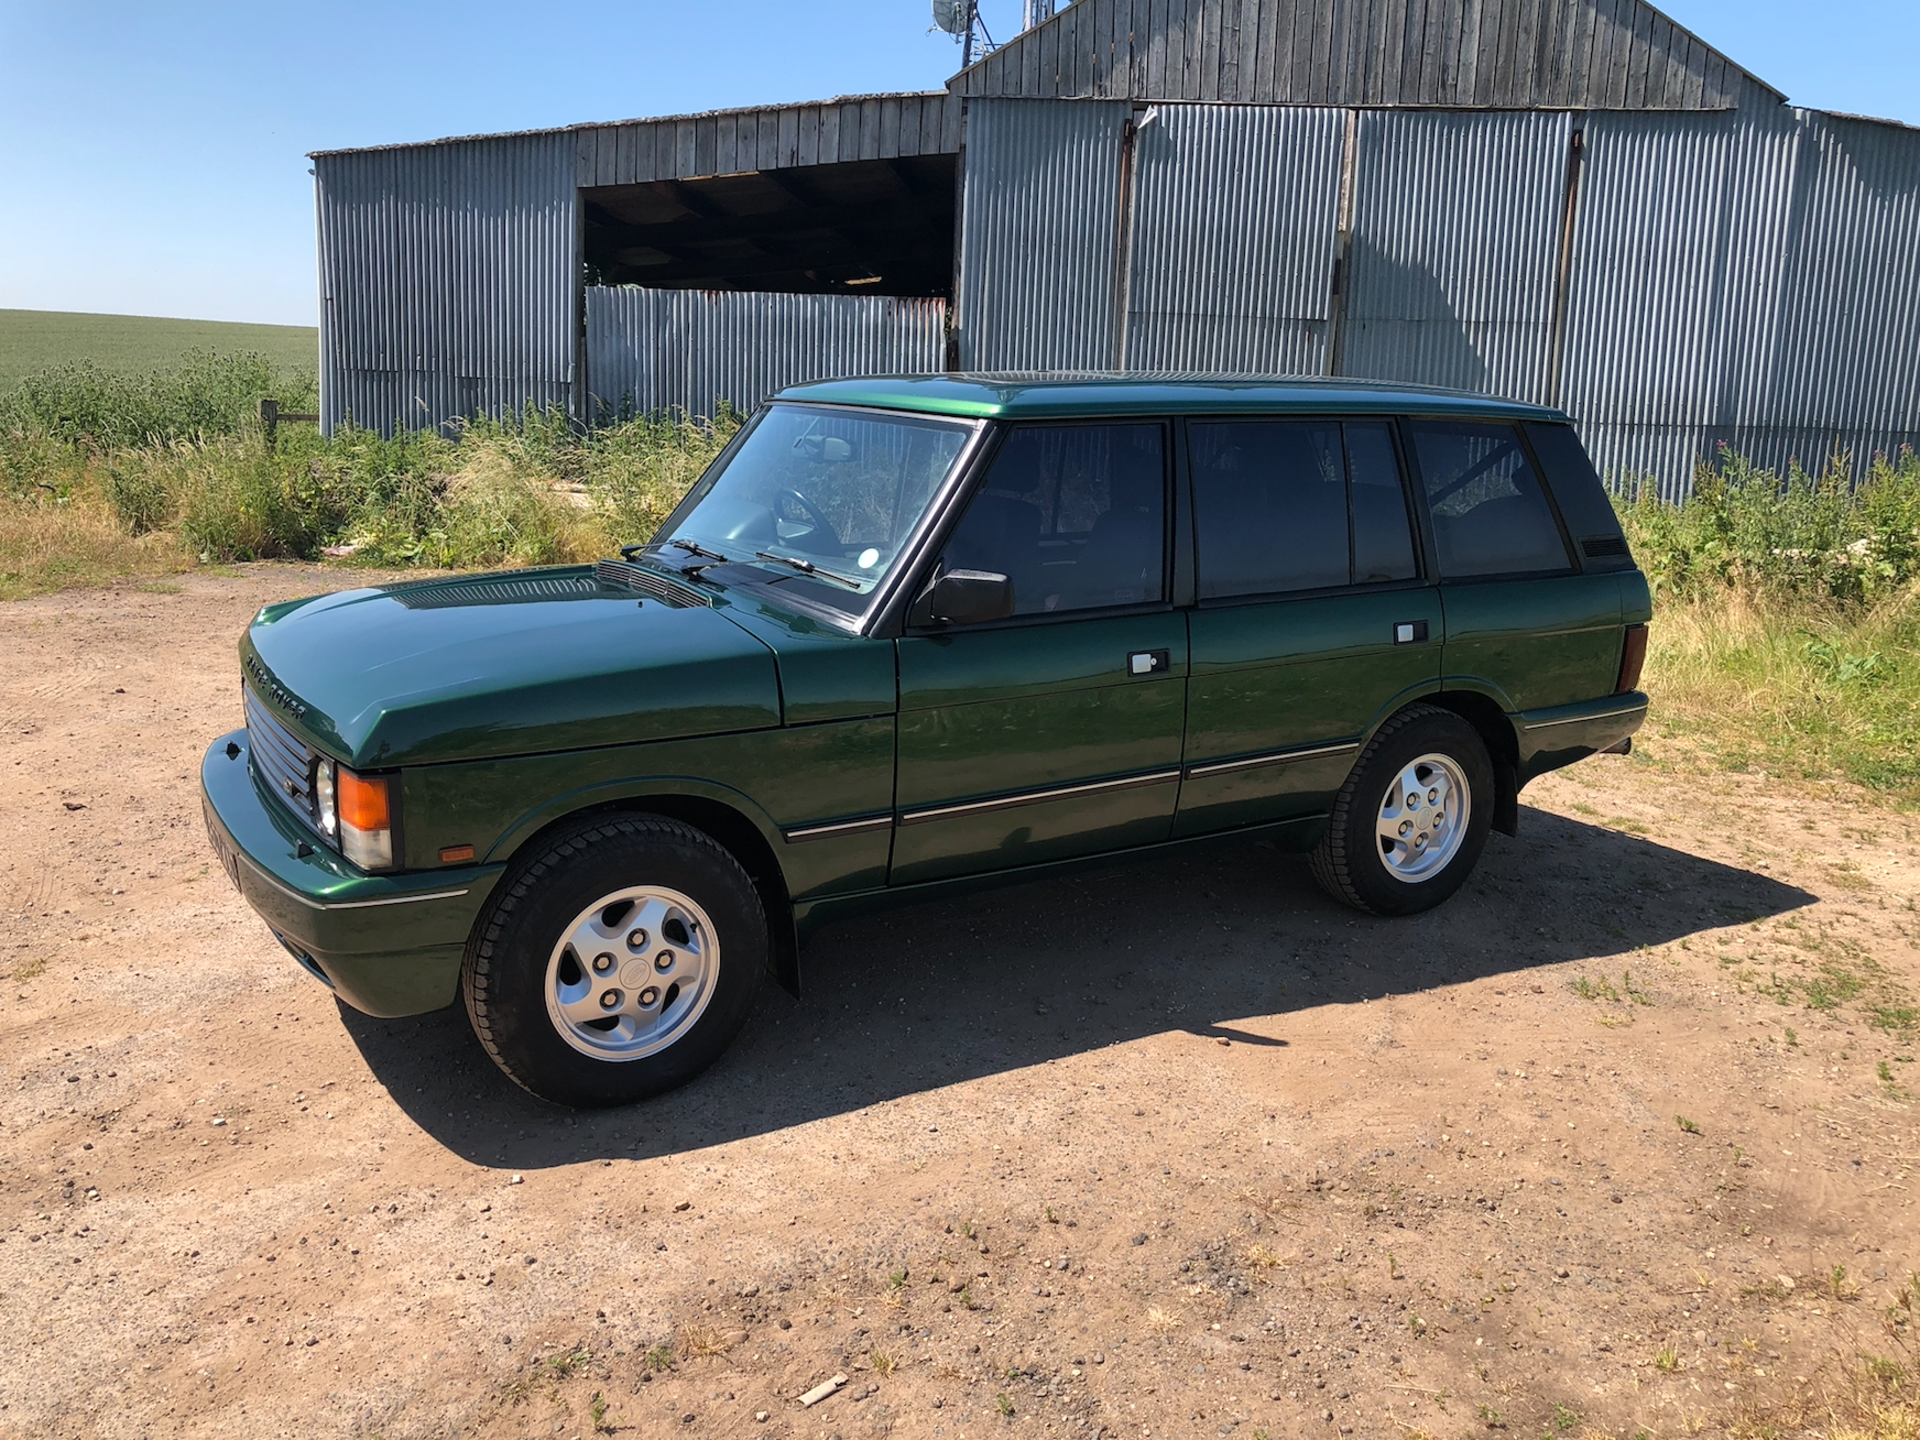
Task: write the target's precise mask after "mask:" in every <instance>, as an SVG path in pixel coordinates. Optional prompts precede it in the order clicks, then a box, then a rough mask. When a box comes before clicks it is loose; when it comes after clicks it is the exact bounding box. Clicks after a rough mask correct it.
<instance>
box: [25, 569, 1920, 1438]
mask: <svg viewBox="0 0 1920 1440" xmlns="http://www.w3.org/2000/svg"><path fill="white" fill-rule="evenodd" d="M352 579H353V577H350V576H345V575H341V574H339V573H337V572H317V571H314V570H311V569H304V568H300V567H293V566H278V567H268V566H258V567H249V568H247V569H246V570H245V571H244V572H240V573H226V574H208V573H201V574H197V575H190V576H185V577H182V578H181V579H179V580H178V581H177V582H168V583H167V584H164V585H155V586H151V587H148V588H146V589H134V588H126V589H121V590H106V591H98V592H76V593H70V594H65V595H58V596H51V597H45V598H41V599H35V600H29V601H22V602H17V603H14V604H11V605H8V606H6V607H5V608H4V611H3V612H0V737H4V739H3V740H0V1058H3V1059H4V1065H5V1071H4V1078H5V1081H6V1084H5V1087H4V1090H0V1436H6V1437H15V1436H19V1437H28V1436H31V1437H44V1436H93V1435H101V1436H116V1437H117V1436H152V1437H171V1436H236V1437H241V1436H244V1437H252V1436H270V1435H289V1436H292V1435H297V1436H302V1437H327V1436H336V1435H339V1436H347V1435H356V1436H357V1435H366V1436H374V1435H378V1436H388V1437H403V1436H428V1435H478V1436H485V1437H537V1436H566V1437H575V1436H578V1437H583V1440H584V1437H588V1436H590V1435H591V1434H592V1433H593V1432H594V1430H595V1428H596V1426H598V1427H599V1428H600V1429H601V1430H602V1431H603V1432H612V1433H618V1434H623V1435H638V1436H656V1435H659V1436H666V1435H674V1436H686V1437H689V1440H697V1437H708V1436H713V1437H721V1436H768V1437H807V1440H828V1437H834V1436H838V1437H842V1440H853V1437H859V1436H878V1435H882V1434H894V1435H899V1436H911V1437H921V1436H927V1437H954V1440H959V1437H971V1436H991V1435H999V1434H1002V1433H1010V1434H1014V1435H1043V1434H1044V1435H1062V1436H1086V1437H1095V1436H1108V1437H1121V1436H1127V1437H1132V1436H1140V1437H1152V1436H1169V1437H1171V1436H1216V1435H1217V1436H1229V1435H1233V1436H1238V1437H1241V1440H1249V1437H1258V1436H1269V1437H1273V1440H1279V1437H1287V1440H1301V1437H1315V1436H1322V1435H1324V1436H1328V1437H1341V1436H1349V1435H1351V1436H1356V1437H1378V1440H1390V1437H1399V1436H1402V1435H1405V1436H1410V1437H1448V1440H1454V1437H1463V1436H1466V1435H1470V1434H1482V1435H1485V1434H1488V1433H1489V1432H1491V1433H1493V1434H1494V1435H1499V1434H1502V1433H1507V1434H1511V1435H1512V1436H1516V1437H1517V1436H1520V1435H1522V1434H1523V1433H1526V1434H1529V1435H1545V1436H1556V1435H1558V1434H1560V1433H1561V1432H1568V1433H1570V1434H1573V1435H1578V1434H1580V1433H1581V1432H1582V1431H1583V1430H1588V1429H1593V1430H1599V1431H1605V1432H1609V1433H1611V1434H1614V1435H1619V1436H1630V1435H1633V1434H1634V1433H1635V1432H1636V1431H1639V1430H1642V1429H1644V1430H1645V1431H1646V1432H1648V1434H1649V1435H1651V1436H1654V1437H1665V1436H1669V1435H1676V1436H1677V1435H1682V1434H1689V1433H1699V1432H1701V1431H1708V1432H1712V1431H1717V1430H1720V1429H1724V1428H1726V1427H1728V1426H1731V1425H1737V1424H1739V1423H1743V1422H1751V1421H1753V1420H1754V1419H1755V1418H1756V1417H1759V1418H1760V1419H1762V1420H1767V1421H1770V1423H1772V1424H1774V1425H1776V1426H1777V1427H1779V1429H1780V1430H1782V1431H1793V1430H1796V1429H1800V1428H1803V1427H1811V1428H1818V1426H1817V1424H1816V1422H1817V1420H1818V1416H1817V1415H1816V1416H1813V1417H1812V1418H1809V1417H1808V1415H1807V1414H1806V1407H1807V1406H1808V1404H1809V1403H1810V1397H1813V1398H1814V1399H1817V1397H1819V1396H1820V1395H1822V1394H1824V1393H1825V1389H1824V1387H1827V1386H1829V1385H1832V1384H1834V1383H1836V1377H1841V1376H1844V1375H1846V1374H1849V1373H1852V1372H1857V1371H1858V1370H1859V1369H1860V1367H1861V1366H1862V1364H1863V1363H1864V1361H1865V1360H1866V1359H1868V1358H1875V1359H1880V1360H1888V1361H1892V1362H1895V1363H1898V1364H1901V1365H1903V1366H1906V1367H1907V1368H1908V1370H1909V1372H1911V1371H1912V1369H1913V1351H1914V1349H1915V1348H1916V1347H1914V1346H1913V1345H1912V1342H1911V1340H1910V1338H1909V1337H1910V1336H1911V1335H1912V1333H1913V1331H1914V1330H1915V1329H1920V1322H1913V1323H1909V1320H1910V1317H1911V1314H1912V1312H1913V1310H1914V1308H1915V1307H1916V1306H1920V1292H1916V1291H1915V1290H1912V1289H1906V1288H1905V1287H1907V1286H1908V1283H1909V1276H1910V1274H1911V1273H1912V1272H1913V1271H1915V1270H1917V1269H1920V1253H1916V1252H1917V1250H1920V1246H1917V1244H1916V1235H1915V1220H1916V1214H1917V1212H1916V1209H1915V1206H1914V1188H1915V1186H1916V1184H1920V1179H1916V1177H1915V1173H1914V1172H1915V1170H1916V1165H1917V1162H1920V1125H1917V1124H1916V1118H1917V1112H1916V1108H1915V1106H1914V1104H1913V1096H1914V1093H1915V1092H1916V1091H1920V1074H1916V1070H1920V1067H1917V1066H1915V1065H1914V1064H1913V1063H1912V1057H1913V1055H1914V1051H1915V1037H1914V1033H1913V1025H1914V1012H1913V1010H1912V1008H1911V1007H1912V1006H1914V1005H1915V1003H1916V1001H1915V1000H1914V998H1912V997H1913V994H1914V993H1915V992H1916V991H1920V952H1917V951H1916V941H1917V940H1920V915H1917V914H1916V910H1915V897H1916V894H1920V856H1917V854H1916V835H1915V828H1916V827H1915V823H1914V820H1913V818H1912V817H1910V816H1902V815H1897V814H1893V813H1890V812H1888V811H1885V810H1879V809H1873V808H1870V807H1853V808H1849V807H1848V806H1846V805H1845V804H1843V803H1841V802H1839V801H1836V800H1835V799H1834V798H1833V797H1819V796H1814V795H1810V794H1808V793H1807V792H1805V791H1804V790H1803V789H1794V788H1787V787H1783V786H1780V785H1777V784H1776V783H1775V782H1772V781H1770V780H1769V779H1768V778H1767V777H1765V776H1762V775H1755V774H1745V775H1720V776H1713V775H1706V776H1702V775H1693V774H1689V773H1687V771H1686V768H1685V767H1684V766H1683V765H1680V764H1677V763H1671V762H1670V760H1669V759H1668V758H1667V757H1665V756H1664V754H1663V749H1662V744H1661V742H1660V741H1659V740H1658V739H1657V738H1656V739H1654V740H1653V741H1652V742H1650V743H1648V744H1645V745H1643V746H1642V750H1641V753H1640V754H1638V755H1636V756H1635V757H1633V758H1631V759H1621V758H1617V757H1603V758H1599V759H1596V760H1593V761H1589V762H1587V763H1586V764H1585V765H1582V766H1580V767H1577V768H1576V769H1575V770H1574V771H1572V772H1569V773H1567V774H1565V775H1564V776H1557V777H1552V778H1550V779H1549V780H1547V781H1543V782H1541V783H1540V784H1538V785H1536V786H1534V787H1533V788H1531V789H1530V790H1529V791H1528V792H1527V795H1526V797H1525V800H1526V805H1525V807H1524V808H1523V811H1522V821H1521V838H1520V839H1519V840H1517V841H1516V840H1509V839H1506V838H1504V837H1501V836H1495V837H1494V838H1493V840H1492V842H1491V844H1490V846H1489V849H1488V851H1487V854H1486V857H1485V859H1484V860H1483V861H1482V865H1481V869H1480V871H1479V874H1478V875H1477V877H1476V878H1475V879H1474V880H1473V882H1472V883H1471V884H1470V885H1469V886H1468V888H1467V889H1466V890H1465V891H1464V892H1463V893H1462V894H1461V895H1460V896H1459V897H1457V898H1456V899H1455V900H1454V901H1453V902H1452V903H1450V904H1449V905H1447V906H1445V907H1444V908H1442V909H1441V910H1439V911H1437V912H1435V913H1433V914H1431V915H1428V916H1424V917H1421V918H1419V919H1415V920H1406V921H1375V920H1369V919H1362V918H1358V917H1355V916H1354V915H1352V914H1351V913H1349V912H1347V911H1345V910H1343V909H1341V908H1339V907H1337V906H1336V905H1334V904H1333V903H1332V902H1330V901H1329V900H1327V899H1325V898H1324V897H1323V896H1322V895H1321V894H1320V893H1319V892H1318V891H1317V890H1316V889H1315V888H1314V886H1313V884H1312V882H1311V880H1310V879H1309V877H1308V876H1307V873H1306V870H1305V867H1304V865H1303V864H1302V863H1301V862H1300V861H1299V860H1297V859H1295V858H1293V857H1289V856H1286V855H1281V854H1277V853H1275V852H1274V851H1272V850H1271V849H1267V848H1262V847H1261V846H1259V845H1257V844H1252V843H1245V842H1242V843H1237V844H1233V845H1229V846H1227V847H1225V848H1222V849H1219V850H1216V851H1212V852H1209V853H1207V854H1205V855H1201V856H1197V857H1193V858H1188V859H1183V860H1180V861H1178V862H1177V863H1163V864H1159V865H1146V866H1135V867H1133V868H1130V869H1118V870H1112V871H1106V872H1100V873H1095V874H1090V875H1086V876H1082V877H1080V878H1076V879H1071V880H1061V881H1054V882H1048V883H1034V884H1028V885H1025V886H1023V887H1020V888H1017V889H1010V890H1006V891H1002V892H999V893H995V894H991V895H987V896H984V897H975V898H972V899H968V900H962V901H953V902H949V903H942V904H938V905H932V906H927V907H924V908H920V909H916V910H908V911H901V912H896V913H894V914H891V915H888V916H886V917H883V918H879V919H874V920H868V921H862V922H859V923H852V924H846V925H842V926H840V927H837V928H835V929H832V930H830V931H828V932H826V933H824V934H823V935H822V936H821V937H820V938H819V939H818V940H817V941H816V942H815V943H814V944H813V945H812V946H811V947H810V949H809V951H808V952H807V954H806V955H805V957H804V970H805V977H806V987H807V993H806V997H805V999H804V1001H801V1002H796V1001H794V1000H793V999H791V998H789V997H788V996H787V995H786V994H784V993H783V992H781V991H779V990H778V989H776V988H773V987H771V986H770V987H769V988H768V989H767V991H766V993H765V996H764V999H763V1000H762V1002H761V1004H760V1006H759V1009H758V1011H757V1012H756V1014H755V1016H754V1018H753V1019H752V1021H751V1022H750V1023H749V1025H748V1027H747V1030H746V1032H745V1034H744V1035H743V1036H742V1037H741V1039H740V1041H739V1042H738V1043H737V1044H736V1045H735V1047H734V1048H733V1050H732V1051H731V1052H730V1053H729V1054H728V1055H727V1056H726V1057H725V1059H723V1061H722V1062H721V1063H720V1064H719V1065H718V1066H717V1067H716V1068H715V1069H714V1070H713V1071H711V1072H710V1073H709V1074H708V1075H706V1076H705V1077H704V1078H703V1079H701V1080H700V1081H698V1082H697V1083H695V1084H694V1085H692V1086H690V1087H688V1088H687V1089H685V1090H683V1091H681V1092H679V1093H677V1094H674V1095H672V1096H669V1097H667V1098H665V1099H662V1100H659V1101H657V1102H654V1103H651V1104H647V1105H642V1106H638V1107H635V1108H632V1109H629V1110H625V1111H620V1112H615V1113H606V1114H596V1115H574V1114H568V1113H565V1112H562V1111H557V1110H553V1109H549V1108H546V1107H543V1106H541V1105H539V1104H537V1103H536V1102H534V1101H532V1100H530V1099H528V1098H527V1097H526V1096H524V1095H523V1094H521V1093H520V1092H519V1091H517V1090H516V1089H514V1088H513V1087H512V1086H511V1085H509V1084H508V1083H507V1082H506V1081H504V1080H503V1079H502V1078H500V1077H499V1076H498V1075H497V1074H496V1073H495V1072H494V1070H493V1069H492V1067H491V1066H490V1065H489V1064H488V1062H487V1061H486V1059H485V1057H484V1056H483V1055H482V1054H481V1052H480V1050H479V1048H478V1046H477V1045H476V1044H475V1042H474V1041H473V1040H472V1038H471V1036H470V1035H469V1034H468V1031H467V1028H466V1023H465V1020H464V1018H463V1017H462V1015H461V1014H460V1013H459V1011H458V1010H457V1009H455V1010H449V1011H447V1012H444V1013H442V1014H438V1015H433V1016H428V1017H425V1018H422V1019H416V1020H407V1021H376V1020H369V1019H366V1018H364V1017H361V1016H358V1015H356V1014H353V1013H350V1012H343V1011H342V1010H340V1009H339V1008H338V1007H337V1006H336V1005H335V1004H334V1002H333V1001H332V1000H331V999H330V998H329V997H328V994H327V992H326V991H325V990H324V989H322V988H321V987H320V986H319V985H318V984H317V983H316V982H314V981H313V980H311V979H309V978H307V976H305V975H304V974H302V973H301V972H300V971H298V970H297V969H296V968H295V966H294V965H293V963H292V962H291V961H290V960H288V959H287V958H286V957H285V955H284V954H283V953H282V952H281V951H280V950H279V949H278V948H277V947H276V946H275V944H274V943H273V941H272V939H271V938H270V936H269V935H268V933H267V931H266V929H265V927H264V926H263V925H262V924H261V923H260V922H259V921H258V920H256V919H255V918H254V917H253V915H252V914H251V913H250V912H249V911H248V910H247V909H246V908H245V907H244V906H243V905H242V904H241V902H240V900H239V898H238V897H237V895H236V894H235V893H234V891H233V889H232V888H231V887H230V886H229V884H228V883H227V880H226V878H225V876H224V875H223V874H222V873H221V871H220V868H219V867H218V865H217V864H216V863H214V860H213V857H212V855H211V853H210V851H209V849H208V845H207V841H206V837H205V835H204V833H203V830H202V826H201V820H200V804H199V799H198V796H197V793H196V785H195V775H196V770H195V767H196V765H197V763H198V759H199V755H200V753H201V750H202V748H203V747H204V746H205V745H206V744H207V743H208V741H209V740H210V739H211V738H212V737H213V736H215V735H216V734H218V733H220V732H222V731H225V730H227V729H229V728H232V727H234V726H236V725H238V724H239V717H240V707H239V694H238V673H237V667H236V663H235V656H234V642H235V640H236V638H237V636H238V634H239V632H240V630H241V628H242V626H243V625H244V623H245V621H246V620H247V618H248V617H249V615H250V614H251V613H252V611H253V610H254V608H255V607H256V606H258V605H259V604H261V603H262V602H264V601H266V600H269V599H279V598H284V597H287V596H291V595H295V594H300V593H305V592H308V591H311V590H315V589H319V588H324V587H326V586H329V585H341V584H346V583H351V581H352ZM1903 1293H1904V1294H1905V1295H1906V1300H1905V1301H1904V1302H1903V1301H1902V1300H1901V1298H1900V1297H1901V1295H1902V1294H1903ZM1881 1373H1882V1374H1883V1375H1887V1376H1890V1375H1891V1372H1890V1371H1886V1370H1885V1369H1884V1368H1883V1369H1882V1371H1881ZM836 1375H844V1376H845V1377H846V1383H845V1385H844V1386H842V1387H841V1388H840V1389H839V1390H838V1391H837V1392H835V1393H834V1394H833V1395H832V1397H831V1398H829V1399H826V1400H824V1401H822V1402H820V1403H818V1404H816V1405H814V1406H812V1407H803V1406H802V1405H801V1404H800V1403H799V1400H798V1398H797V1397H799V1396H800V1395H801V1394H802V1393H803V1392H806V1391H808V1390H809V1389H810V1388H812V1387H814V1386H816V1385H817V1384H819V1383H820V1382H822V1381H825V1380H829V1379H831V1378H832V1377H834V1376H836Z"/></svg>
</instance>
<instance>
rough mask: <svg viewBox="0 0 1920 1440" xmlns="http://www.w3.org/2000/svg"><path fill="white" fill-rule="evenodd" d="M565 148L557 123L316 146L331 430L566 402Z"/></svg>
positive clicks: (571, 259)
mask: <svg viewBox="0 0 1920 1440" xmlns="http://www.w3.org/2000/svg"><path fill="white" fill-rule="evenodd" d="M572 162H573V142H572V137H571V136H570V135H567V134H564V133H555V134H544V135H526V136H506V137H502V138H499V139H489V140H468V141H462V142H459V143H457V144H445V145H433V146H421V147H417V148H411V149H394V150H367V151H344V152H336V153H332V154H326V155H317V156H315V157H314V174H315V177H316V179H315V184H316V188H317V203H318V207H319V231H320V234H319V241H320V245H319V248H320V410H321V423H322V425H324V426H325V427H326V428H327V430H328V431H331V430H332V429H333V428H334V427H335V426H337V425H339V424H341V423H342V422H343V421H345V420H347V419H349V418H351V419H352V421H353V423H355V424H356V425H360V426H363V427H366V428H369V429H377V430H380V431H382V432H390V431H391V430H393V429H394V428H395V427H396V426H399V427H402V428H418V427H420V426H424V425H432V424H438V423H439V422H441V421H442V420H445V419H447V418H448V417H450V416H455V415H470V414H475V413H478V412H481V411H487V412H492V413H498V412H499V411H501V410H502V409H511V408H515V407H518V406H521V405H524V404H527V403H528V402H532V403H535V404H540V405H565V404H568V403H569V401H570V399H571V393H572V392H571V386H572V382H573V367H574V349H575V340H574V337H575V333H576V331H575V325H576V321H575V315H574V304H575V300H574V296H575V275H576V273H577V271H578V268H579V260H578V255H577V242H576V230H577V226H576V221H575V201H574V188H573V163H572Z"/></svg>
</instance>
